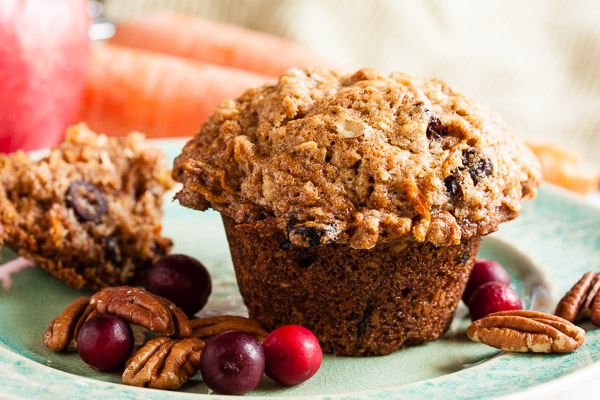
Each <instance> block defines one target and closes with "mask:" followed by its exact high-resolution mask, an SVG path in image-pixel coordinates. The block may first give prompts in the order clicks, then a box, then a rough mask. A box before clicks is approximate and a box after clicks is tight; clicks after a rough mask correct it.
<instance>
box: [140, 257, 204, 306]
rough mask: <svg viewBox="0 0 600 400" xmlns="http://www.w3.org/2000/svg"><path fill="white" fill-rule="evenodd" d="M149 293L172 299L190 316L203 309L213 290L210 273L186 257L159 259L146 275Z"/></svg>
mask: <svg viewBox="0 0 600 400" xmlns="http://www.w3.org/2000/svg"><path fill="white" fill-rule="evenodd" d="M145 287H146V290H148V291H149V292H151V293H154V294H157V295H159V296H162V297H164V298H166V299H169V300H171V301H172V302H173V303H175V305H176V306H178V307H179V308H181V309H182V310H183V312H185V313H186V314H187V315H190V316H191V315H194V314H195V313H197V312H198V311H200V310H201V309H202V307H204V305H205V304H206V301H207V300H208V296H209V295H210V292H211V291H212V283H211V279H210V274H209V273H208V271H207V270H206V268H205V267H204V265H202V264H201V263H200V262H199V261H197V260H196V259H194V258H192V257H188V256H186V255H183V254H171V255H168V256H165V257H163V258H161V259H160V260H158V261H157V262H156V263H154V265H153V266H152V268H150V271H148V274H147V275H146V284H145Z"/></svg>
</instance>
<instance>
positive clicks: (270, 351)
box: [263, 325, 323, 385]
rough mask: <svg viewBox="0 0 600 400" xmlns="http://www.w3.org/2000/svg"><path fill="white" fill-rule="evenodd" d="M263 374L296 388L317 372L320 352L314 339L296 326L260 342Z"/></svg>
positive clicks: (275, 332) (276, 330) (289, 326)
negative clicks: (263, 360)
mask: <svg viewBox="0 0 600 400" xmlns="http://www.w3.org/2000/svg"><path fill="white" fill-rule="evenodd" d="M263 348H264V349H265V357H266V365H265V372H266V373H267V376H269V377H270V378H271V379H273V380H275V381H277V382H279V383H282V384H284V385H297V384H299V383H302V382H304V381H306V380H308V379H310V378H311V377H312V376H313V375H314V374H316V373H317V371H318V370H319V367H320V366H321V361H322V360H323V352H322V351H321V346H320V345H319V341H318V340H317V338H316V336H315V335H314V334H313V333H312V332H311V331H309V330H308V329H306V328H304V327H302V326H299V325H286V326H282V327H281V328H278V329H275V330H274V331H273V332H271V333H270V334H269V336H267V338H266V339H265V342H264V343H263Z"/></svg>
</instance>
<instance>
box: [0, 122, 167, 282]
mask: <svg viewBox="0 0 600 400" xmlns="http://www.w3.org/2000/svg"><path fill="white" fill-rule="evenodd" d="M172 184H173V181H172V179H171V177H170V170H169V169H168V168H167V159H166V156H165V155H164V154H163V153H162V152H161V151H159V150H157V149H154V148H152V147H149V146H148V145H147V144H146V142H145V139H144V137H143V135H141V134H137V133H136V134H131V135H129V136H127V137H126V138H123V139H113V138H108V137H106V136H105V135H97V134H95V133H93V132H91V131H90V130H89V129H88V128H87V127H86V126H85V125H77V126H73V127H70V128H69V129H68V130H67V133H66V138H65V141H64V142H63V143H62V144H60V145H59V146H57V147H55V148H53V149H51V150H50V154H49V155H48V156H47V157H44V158H42V159H40V160H38V161H34V160H32V159H30V158H29V156H28V155H27V154H26V153H24V152H21V151H19V152H16V153H14V154H10V155H1V156H0V228H1V234H0V237H1V238H2V240H3V241H4V243H5V244H6V245H8V246H9V247H11V248H13V249H14V250H15V251H17V252H18V253H19V254H20V255H21V256H23V257H25V258H27V259H30V260H32V261H34V262H36V263H37V264H38V265H40V266H41V267H43V268H44V269H46V270H48V271H49V272H51V273H52V274H54V275H55V276H57V277H58V278H60V279H63V280H64V281H66V282H67V283H68V284H69V285H72V286H74V287H77V288H80V287H87V288H90V289H99V288H102V287H105V286H112V285H124V284H132V283H135V282H138V281H140V279H141V278H142V276H143V274H144V269H145V268H147V267H148V266H149V264H151V263H152V262H153V261H155V260H156V259H157V258H158V257H160V256H162V255H164V254H165V253H166V252H168V251H169V249H170V247H171V241H170V240H169V239H167V238H164V237H162V236H161V235H160V231H161V223H160V219H161V216H162V210H161V205H162V197H163V194H164V193H165V191H166V190H167V189H169V188H170V187H171V186H172Z"/></svg>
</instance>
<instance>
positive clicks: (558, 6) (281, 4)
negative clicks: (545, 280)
mask: <svg viewBox="0 0 600 400" xmlns="http://www.w3.org/2000/svg"><path fill="white" fill-rule="evenodd" d="M88 5H91V7H90V9H89V14H91V15H92V17H93V22H94V23H93V24H92V25H91V28H90V29H89V33H90V35H91V36H94V37H95V38H97V39H98V38H101V39H104V40H96V41H94V43H93V44H91V45H90V43H89V39H87V37H88V35H87V34H86V33H87V27H86V23H87V24H89V23H90V22H91V21H92V19H91V18H90V17H89V16H87V15H86V10H85V7H86V6H88ZM598 16H600V2H599V1H595V0H577V1H570V2H565V1H560V0H529V1H518V0H488V1H485V2H481V1H474V0H469V1H468V0H453V1H451V2H450V1H443V0H421V1H409V0H369V1H361V0H103V1H90V2H89V3H88V0H53V1H52V2H49V1H48V0H2V1H0V151H2V152H9V151H14V150H15V149H17V148H21V149H25V150H31V149H34V148H40V147H47V146H49V145H52V144H54V143H56V142H57V141H58V140H60V137H61V135H62V132H64V127H65V126H66V124H67V123H75V122H78V121H85V122H86V123H88V124H89V125H90V127H91V128H92V129H93V130H96V131H99V132H103V133H106V134H109V135H115V136H122V135H125V134H127V133H128V132H130V131H132V130H138V131H141V132H143V133H145V134H147V136H149V137H173V136H191V135H193V134H194V133H195V132H197V130H198V128H199V126H200V125H201V123H202V122H203V121H204V120H206V118H208V116H210V115H211V114H212V112H213V110H214V108H215V107H216V106H217V105H218V104H219V103H220V102H221V101H222V100H223V99H226V98H231V97H237V96H239V95H240V94H241V93H242V92H243V90H245V89H246V88H248V87H252V86H258V85H261V84H264V83H272V82H275V81H276V79H277V76H278V75H279V74H280V73H281V72H283V71H285V70H286V69H287V68H289V67H291V66H299V67H305V66H309V65H320V66H328V67H335V68H338V69H341V70H345V71H348V72H351V71H353V70H355V69H357V68H360V67H366V66H368V67H374V68H376V69H379V70H381V71H382V72H384V73H390V72H392V71H395V70H399V71H403V72H406V73H409V74H412V75H418V76H423V77H438V78H442V79H444V80H445V81H447V82H449V83H450V84H451V85H453V86H454V87H455V88H456V89H458V90H459V91H460V92H462V93H464V94H466V95H468V96H470V97H472V98H475V99H477V100H479V101H481V102H483V103H484V104H487V105H488V106H490V107H491V108H493V109H495V110H496V111H498V112H499V113H500V115H502V116H503V117H504V119H506V120H507V121H508V122H509V124H510V125H511V126H512V127H513V129H514V130H515V131H516V132H517V133H518V134H519V135H521V136H523V137H524V138H526V140H527V142H528V144H530V146H531V147H532V148H533V150H534V151H535V152H536V154H537V155H538V158H539V159H540V161H541V162H542V166H543V169H544V177H545V178H546V179H547V180H549V181H551V182H555V183H558V184H560V185H562V186H564V187H567V188H570V189H572V190H574V191H577V192H579V193H590V192H594V191H596V192H598V188H599V187H600V157H598V153H599V151H600V24H599V23H598ZM86 17H87V19H86ZM113 24H114V25H113ZM115 28H116V33H115ZM113 34H114V36H113ZM88 56H89V57H88ZM40 127H43V129H40Z"/></svg>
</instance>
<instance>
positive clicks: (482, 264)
mask: <svg viewBox="0 0 600 400" xmlns="http://www.w3.org/2000/svg"><path fill="white" fill-rule="evenodd" d="M487 282H501V283H504V284H506V285H508V284H509V283H510V276H508V272H506V270H505V269H504V267H503V266H502V265H501V264H500V263H498V262H496V261H494V260H485V259H482V258H480V259H477V260H475V264H474V265H473V270H472V271H471V276H470V277H469V282H467V287H466V288H465V292H464V293H463V297H462V299H463V301H464V302H465V304H466V305H469V299H470V298H471V295H472V294H473V292H475V290H477V288H479V286H481V285H483V284H484V283H487Z"/></svg>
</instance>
